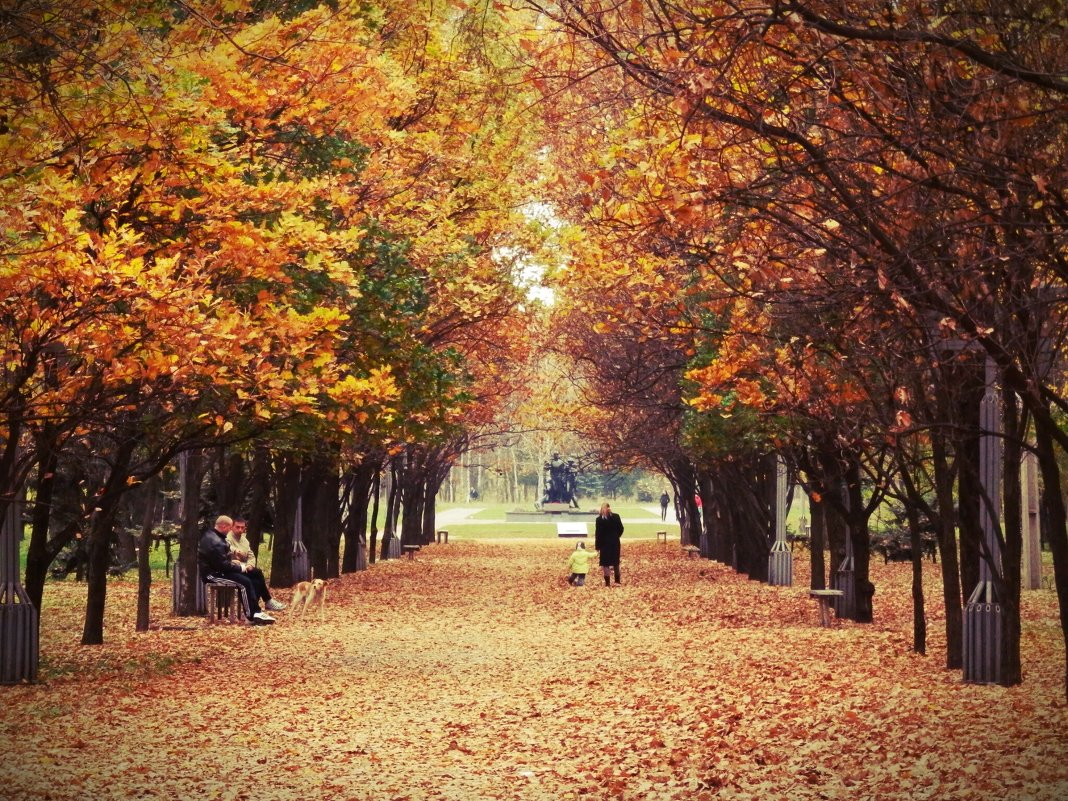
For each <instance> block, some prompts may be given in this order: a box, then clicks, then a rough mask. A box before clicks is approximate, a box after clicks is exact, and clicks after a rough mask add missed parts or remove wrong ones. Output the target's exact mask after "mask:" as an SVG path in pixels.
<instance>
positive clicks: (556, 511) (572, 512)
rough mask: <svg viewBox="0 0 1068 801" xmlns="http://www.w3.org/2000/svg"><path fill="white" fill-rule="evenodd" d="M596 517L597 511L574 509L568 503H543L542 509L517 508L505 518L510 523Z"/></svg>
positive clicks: (506, 514)
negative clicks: (527, 509)
mask: <svg viewBox="0 0 1068 801" xmlns="http://www.w3.org/2000/svg"><path fill="white" fill-rule="evenodd" d="M595 517H597V512H584V511H582V510H581V509H572V508H571V507H570V506H568V505H567V504H566V503H543V504H542V505H541V509H540V510H539V509H532V510H530V511H526V510H523V509H516V510H515V511H513V512H505V513H504V519H505V520H506V521H507V522H509V523H558V522H563V521H565V520H581V521H583V522H588V521H590V520H592V519H593V518H595Z"/></svg>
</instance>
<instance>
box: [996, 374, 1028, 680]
mask: <svg viewBox="0 0 1068 801" xmlns="http://www.w3.org/2000/svg"><path fill="white" fill-rule="evenodd" d="M1002 410H1003V419H1004V429H1005V439H1004V446H1003V447H1004V451H1003V462H1002V530H1003V531H1004V532H1005V535H1004V540H1003V541H1002V542H1001V564H1000V565H998V566H997V567H998V569H997V571H995V572H994V575H995V577H998V576H999V574H1000V581H998V585H999V586H998V596H999V599H1000V600H1001V614H1002V625H1003V626H1004V629H1003V630H1002V638H1001V682H1000V683H1001V684H1002V685H1004V686H1006V687H1011V686H1014V685H1016V684H1019V683H1020V682H1021V681H1022V680H1023V670H1022V668H1021V665H1020V561H1021V558H1022V553H1023V492H1022V487H1021V485H1020V467H1021V464H1022V461H1023V459H1022V447H1021V445H1022V442H1023V436H1024V426H1025V425H1026V423H1025V421H1024V420H1022V419H1021V417H1020V414H1019V407H1018V405H1017V402H1016V393H1015V392H1013V391H1012V390H1011V389H1006V390H1005V391H1004V392H1003V393H1002Z"/></svg>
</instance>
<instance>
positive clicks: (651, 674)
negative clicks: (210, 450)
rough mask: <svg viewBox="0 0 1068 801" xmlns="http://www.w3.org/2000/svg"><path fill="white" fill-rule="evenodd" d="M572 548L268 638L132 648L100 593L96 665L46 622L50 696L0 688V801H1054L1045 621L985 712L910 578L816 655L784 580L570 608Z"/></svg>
mask: <svg viewBox="0 0 1068 801" xmlns="http://www.w3.org/2000/svg"><path fill="white" fill-rule="evenodd" d="M571 547H572V543H570V542H562V541H561V542H558V541H531V542H524V543H492V542H472V541H463V540H457V541H454V542H452V543H450V544H448V545H444V544H442V545H431V546H429V547H428V548H426V549H424V551H422V552H421V553H420V554H419V555H418V557H417V558H416V559H415V560H412V561H409V560H408V559H401V560H396V561H393V562H389V563H384V564H377V565H374V566H373V567H372V568H371V569H369V570H367V571H364V572H362V573H358V574H353V575H348V576H345V577H343V578H341V579H339V580H336V581H334V582H332V583H331V598H330V602H329V605H328V608H327V612H326V616H325V620H324V621H323V622H322V623H320V622H318V621H317V620H314V619H308V620H305V621H300V620H298V619H296V618H295V617H294V616H293V615H292V614H291V613H289V612H283V613H281V614H280V615H279V618H280V620H279V622H278V623H277V624H276V625H275V626H272V627H264V628H247V627H238V626H216V627H214V628H210V629H209V628H206V627H204V626H203V625H201V624H200V622H199V621H189V622H191V623H194V624H195V625H193V626H192V628H191V629H189V630H184V631H182V630H170V629H165V628H162V627H160V628H158V629H157V630H155V631H152V632H149V633H148V634H145V635H133V634H127V633H126V631H127V630H128V628H130V627H132V624H131V623H130V622H129V620H124V619H123V616H124V615H128V614H129V604H128V603H126V601H124V600H123V598H125V595H124V592H126V590H127V587H126V585H124V584H122V583H120V582H115V583H114V584H112V585H111V587H112V589H111V596H112V602H113V609H112V612H111V614H112V615H113V617H112V618H109V621H108V626H109V627H108V644H107V645H105V646H104V647H103V648H101V649H83V648H77V647H71V646H70V645H69V644H66V643H69V642H70V640H71V639H72V638H76V637H77V633H78V621H77V620H74V619H72V620H70V621H69V623H68V629H69V630H62V629H61V630H58V631H57V630H56V621H57V615H58V614H59V613H58V612H55V611H53V616H52V617H51V618H48V617H46V629H45V632H44V634H43V637H44V640H43V646H42V650H43V652H44V654H45V656H46V658H47V662H48V665H49V670H50V671H52V673H53V675H55V674H56V673H58V672H60V670H61V669H63V668H64V666H66V667H68V668H69V669H70V670H71V671H72V672H71V673H70V675H66V676H63V677H59V678H53V679H52V680H50V681H49V682H48V683H47V684H42V685H37V686H33V687H13V688H0V693H2V695H0V704H2V706H0V742H2V743H3V744H4V745H3V747H4V749H5V750H6V753H5V754H4V755H3V757H4V758H3V759H0V798H11V799H15V798H18V799H24V800H25V801H36V800H39V799H40V800H43V799H52V800H56V801H60V800H61V801H65V800H66V799H78V800H79V801H81V799H87V798H93V799H97V800H99V801H107V800H108V799H130V798H151V799H167V801H175V799H186V798H189V799H193V798H204V799H226V800H227V801H229V800H230V799H235V800H236V799H248V800H249V801H271V800H272V799H273V800H274V801H285V800H286V799H342V800H344V801H348V800H350V799H359V800H360V801H364V800H365V799H366V800H368V801H369V800H371V799H374V800H375V801H378V800H379V799H411V800H412V801H423V800H424V799H426V800H427V801H429V800H430V799H449V800H450V801H468V800H469V799H470V800H473V799H554V800H555V799H579V798H582V799H682V798H685V799H705V801H711V800H712V799H725V798H734V799H753V798H760V799H787V798H789V799H791V801H793V799H800V800H801V801H805V799H834V798H843V799H844V798H849V799H863V798H880V799H882V798H887V799H889V798H895V799H896V798H926V799H955V800H957V799H971V798H975V799H979V798H984V799H985V798H1008V799H1013V798H1019V799H1023V798H1027V799H1031V801H1055V799H1063V798H1064V797H1068V794H1066V793H1064V792H1063V791H1064V790H1065V789H1068V767H1066V763H1068V760H1066V759H1065V756H1066V755H1068V734H1066V733H1068V712H1066V710H1065V706H1064V704H1063V701H1062V695H1061V693H1062V690H1061V685H1060V676H1061V675H1062V673H1061V671H1062V670H1063V662H1060V661H1059V660H1058V658H1057V648H1056V647H1055V645H1051V644H1049V643H1047V640H1049V642H1050V643H1053V642H1054V641H1055V637H1054V634H1055V630H1056V628H1055V615H1056V606H1055V599H1053V598H1052V593H1050V598H1049V599H1048V600H1043V601H1042V603H1043V604H1044V605H1043V606H1040V607H1036V609H1035V610H1034V615H1033V618H1034V621H1033V622H1032V623H1029V630H1028V632H1027V634H1026V636H1025V642H1024V652H1025V670H1026V671H1027V673H1028V684H1026V685H1025V686H1024V687H1021V688H1013V689H1010V690H1005V689H1003V688H987V687H974V686H969V685H963V684H962V683H961V682H960V679H959V673H949V672H946V671H943V670H940V669H939V667H938V664H937V661H938V657H937V656H933V657H930V658H923V657H919V656H916V655H914V654H912V653H910V652H909V650H908V631H909V629H908V626H909V618H908V615H909V608H908V604H907V597H908V596H907V592H908V590H907V587H908V583H907V582H908V571H907V566H906V567H902V566H899V565H891V566H887V567H886V568H885V570H886V572H885V573H880V574H879V575H878V576H877V582H878V583H879V586H880V595H879V596H877V597H878V598H879V599H880V606H879V612H880V614H881V616H882V617H881V622H880V623H879V624H877V625H876V626H867V627H863V626H856V625H854V624H851V623H839V624H837V625H836V626H835V627H834V628H832V629H821V628H818V627H817V625H816V610H815V608H814V607H813V606H812V605H811V602H810V601H809V599H808V598H807V595H806V593H805V591H804V590H803V586H804V583H805V582H806V577H805V575H804V565H803V564H800V563H799V564H798V566H797V570H798V577H797V581H798V585H799V586H797V587H792V588H772V587H767V586H764V585H761V584H758V583H755V582H751V581H747V580H746V579H745V578H744V577H742V576H737V575H735V574H733V573H732V572H731V571H729V570H727V569H726V568H724V567H722V566H718V565H714V564H712V563H709V562H706V561H701V560H691V559H687V558H685V557H684V556H683V555H682V553H681V551H680V549H679V548H678V545H677V544H674V545H660V544H656V543H653V542H649V541H645V542H642V543H630V544H624V551H623V553H624V562H623V582H624V583H623V584H622V585H621V586H618V587H615V586H614V587H611V588H605V587H604V586H603V585H600V584H599V583H598V581H591V582H590V584H589V585H588V586H586V587H584V588H569V587H567V586H566V584H565V582H564V562H565V557H566V554H567V552H568V551H569V550H570V548H571ZM878 569H879V570H880V571H882V570H883V567H882V566H879V568H878ZM50 589H52V588H50ZM56 589H57V590H58V591H60V592H64V591H72V590H74V585H72V584H64V585H61V586H59V587H58V588H56ZM165 590H166V588H158V591H157V598H156V599H155V601H154V603H155V604H156V606H157V608H165V604H166V599H165V592H164V591H165ZM897 594H900V595H901V596H903V597H904V598H905V599H906V600H905V601H902V602H900V603H897V602H894V601H892V599H893V598H894V597H895V596H896V595H897ZM279 595H281V596H282V597H283V598H285V597H286V594H285V593H283V592H279ZM124 603H125V604H126V606H124ZM931 614H932V615H935V614H937V610H936V609H932V611H931ZM1047 618H1048V621H1047ZM49 621H51V622H49ZM159 622H160V623H164V624H166V623H169V622H174V621H173V620H172V619H169V618H163V619H162V620H161V621H159ZM932 627H933V628H935V626H934V625H932ZM937 649H938V645H937V643H932V650H933V651H935V652H937ZM102 666H107V667H106V668H105V667H102ZM145 666H154V667H153V672H152V675H147V674H146V672H145ZM1006 788H1010V789H1011V790H1012V792H1006Z"/></svg>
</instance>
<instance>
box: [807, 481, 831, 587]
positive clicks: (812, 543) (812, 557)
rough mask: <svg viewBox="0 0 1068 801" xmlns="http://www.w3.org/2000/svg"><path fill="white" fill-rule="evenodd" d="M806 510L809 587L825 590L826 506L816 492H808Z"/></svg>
mask: <svg viewBox="0 0 1068 801" xmlns="http://www.w3.org/2000/svg"><path fill="white" fill-rule="evenodd" d="M814 495H815V497H813V496H814ZM808 510H809V515H810V516H811V518H812V520H811V523H810V528H809V563H810V564H811V566H812V576H811V578H810V579H809V587H810V588H812V589H814V590H825V589H827V568H826V566H825V565H824V559H823V551H824V550H825V549H826V547H827V506H826V504H825V503H824V502H823V499H822V498H819V496H818V494H816V493H809V501H808Z"/></svg>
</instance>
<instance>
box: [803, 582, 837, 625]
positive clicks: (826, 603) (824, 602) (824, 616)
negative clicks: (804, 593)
mask: <svg viewBox="0 0 1068 801" xmlns="http://www.w3.org/2000/svg"><path fill="white" fill-rule="evenodd" d="M843 595H845V592H843V591H842V590H809V591H808V597H809V598H815V599H816V600H817V601H819V602H820V625H821V626H822V627H823V628H825V629H826V628H830V627H831V603H832V602H833V601H834V599H835V598H841V597H842V596H843Z"/></svg>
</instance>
